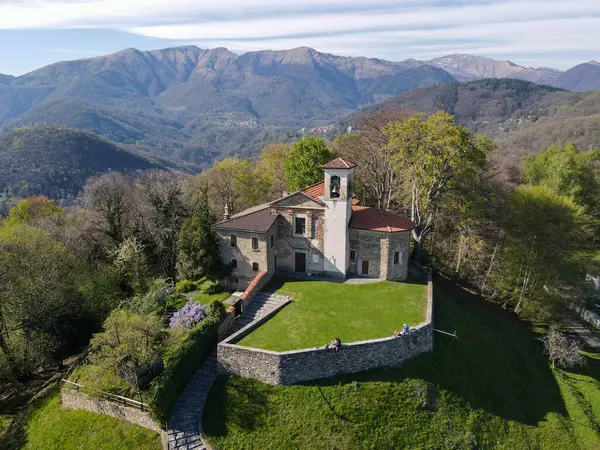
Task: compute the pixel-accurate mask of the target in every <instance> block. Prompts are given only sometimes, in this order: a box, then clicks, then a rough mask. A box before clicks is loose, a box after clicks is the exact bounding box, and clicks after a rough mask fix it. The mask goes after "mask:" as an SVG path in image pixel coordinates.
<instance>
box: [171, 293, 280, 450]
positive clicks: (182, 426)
mask: <svg viewBox="0 0 600 450" xmlns="http://www.w3.org/2000/svg"><path fill="white" fill-rule="evenodd" d="M288 301H289V297H285V296H282V295H278V294H275V293H273V292H257V293H256V294H255V295H254V301H253V302H252V303H251V304H250V305H248V307H246V308H245V309H244V311H243V312H242V314H241V315H240V316H239V317H238V318H237V319H236V321H235V323H234V324H233V326H232V327H231V328H230V330H229V334H228V336H231V335H232V334H233V333H236V332H237V331H239V330H241V329H242V328H244V327H245V326H246V325H248V324H249V323H250V322H252V321H254V320H256V319H260V318H261V317H264V316H265V315H266V314H269V313H270V312H272V311H273V310H275V309H277V308H279V307H280V306H282V305H283V304H285V303H287V302H288ZM217 373H218V366H217V352H216V351H215V352H213V353H212V354H211V355H210V356H209V357H208V359H207V360H206V362H205V363H204V364H203V365H202V366H201V367H200V369H199V370H198V372H196V375H194V377H193V378H192V379H191V381H190V382H189V383H188V385H187V386H186V387H185V390H184V391H183V393H182V394H181V397H179V400H178V401H177V404H176V405H175V410H174V411H173V417H172V418H171V422H170V423H169V425H168V427H167V436H168V441H169V449H170V450H207V447H206V446H204V444H203V443H202V440H201V439H200V430H199V426H200V424H201V422H202V410H203V409H204V402H205V401H206V396H207V395H208V391H209V390H210V387H211V386H212V384H213V382H214V381H215V379H216V378H217Z"/></svg>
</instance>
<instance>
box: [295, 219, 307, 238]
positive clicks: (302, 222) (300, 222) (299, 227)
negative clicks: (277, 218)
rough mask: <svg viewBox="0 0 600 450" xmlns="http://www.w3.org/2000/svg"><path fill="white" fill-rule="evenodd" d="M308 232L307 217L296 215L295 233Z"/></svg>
mask: <svg viewBox="0 0 600 450" xmlns="http://www.w3.org/2000/svg"><path fill="white" fill-rule="evenodd" d="M305 232H306V218H305V217H296V223H295V227H294V234H304V233H305Z"/></svg>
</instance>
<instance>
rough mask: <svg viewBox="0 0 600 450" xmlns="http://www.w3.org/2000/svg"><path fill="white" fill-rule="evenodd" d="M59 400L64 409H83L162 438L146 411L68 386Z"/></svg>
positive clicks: (159, 430)
mask: <svg viewBox="0 0 600 450" xmlns="http://www.w3.org/2000/svg"><path fill="white" fill-rule="evenodd" d="M61 400H62V406H63V407H64V408H70V409H83V410H86V411H91V412H94V413H98V414H106V415H107V416H112V417H115V418H117V419H120V420H124V421H126V422H129V423H133V424H135V425H139V426H140V427H144V428H147V429H149V430H152V431H156V432H157V433H160V434H161V437H163V438H164V432H163V430H161V428H160V427H159V426H158V424H157V423H156V422H154V421H153V420H152V419H151V418H150V416H149V415H148V412H147V411H142V410H141V409H137V408H133V407H130V406H125V405H123V404H119V403H116V402H114V401H110V400H105V399H100V398H96V397H91V396H89V395H87V394H84V393H83V392H81V391H77V390H75V389H72V388H70V387H68V386H65V387H63V389H62V391H61ZM163 440H164V439H163Z"/></svg>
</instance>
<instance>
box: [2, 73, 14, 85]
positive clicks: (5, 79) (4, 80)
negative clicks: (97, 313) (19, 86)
mask: <svg viewBox="0 0 600 450" xmlns="http://www.w3.org/2000/svg"><path fill="white" fill-rule="evenodd" d="M14 78H15V77H13V76H12V75H4V74H2V73H0V84H8V83H10V82H12V80H13V79H14Z"/></svg>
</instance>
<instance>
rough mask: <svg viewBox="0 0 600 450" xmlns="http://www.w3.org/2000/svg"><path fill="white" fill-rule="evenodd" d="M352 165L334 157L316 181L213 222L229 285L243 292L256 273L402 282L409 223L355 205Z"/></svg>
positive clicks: (374, 209)
mask: <svg viewBox="0 0 600 450" xmlns="http://www.w3.org/2000/svg"><path fill="white" fill-rule="evenodd" d="M355 168H356V164H355V163H353V162H351V161H348V160H346V159H344V158H337V159H335V160H333V161H330V162H328V163H327V164H325V165H324V166H323V171H324V173H325V177H324V181H321V182H320V183H317V184H314V185H312V186H308V187H306V188H304V189H301V190H299V191H297V192H294V193H291V194H286V195H284V196H283V197H281V198H279V199H277V200H275V201H272V202H269V203H264V204H262V205H258V206H254V207H252V208H249V209H247V210H245V211H242V212H240V213H238V214H235V215H233V216H231V217H228V215H227V213H226V214H225V217H224V220H223V221H221V222H218V223H217V224H215V230H216V232H217V235H218V237H219V239H220V246H221V258H222V260H223V263H225V264H226V265H228V266H229V267H231V268H232V272H231V278H230V280H231V283H230V284H231V285H232V287H234V288H236V289H245V288H246V287H247V286H248V285H249V284H250V282H251V281H252V279H253V278H254V277H255V276H256V275H257V274H258V273H259V272H261V271H266V272H270V273H277V274H284V275H285V274H296V275H301V276H302V275H304V276H314V277H319V276H324V277H328V278H336V279H345V278H347V277H368V278H378V279H381V280H397V281H402V280H405V279H406V277H407V272H408V257H409V252H410V232H411V230H412V229H413V226H414V225H413V223H412V222H411V221H409V220H406V219H403V218H401V217H399V216H397V215H396V214H392V213H390V212H388V211H384V210H381V209H378V208H371V207H365V206H361V205H360V204H359V202H358V200H357V199H356V198H355V197H354V195H353V191H352V186H353V184H352V175H353V171H354V169H355Z"/></svg>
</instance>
